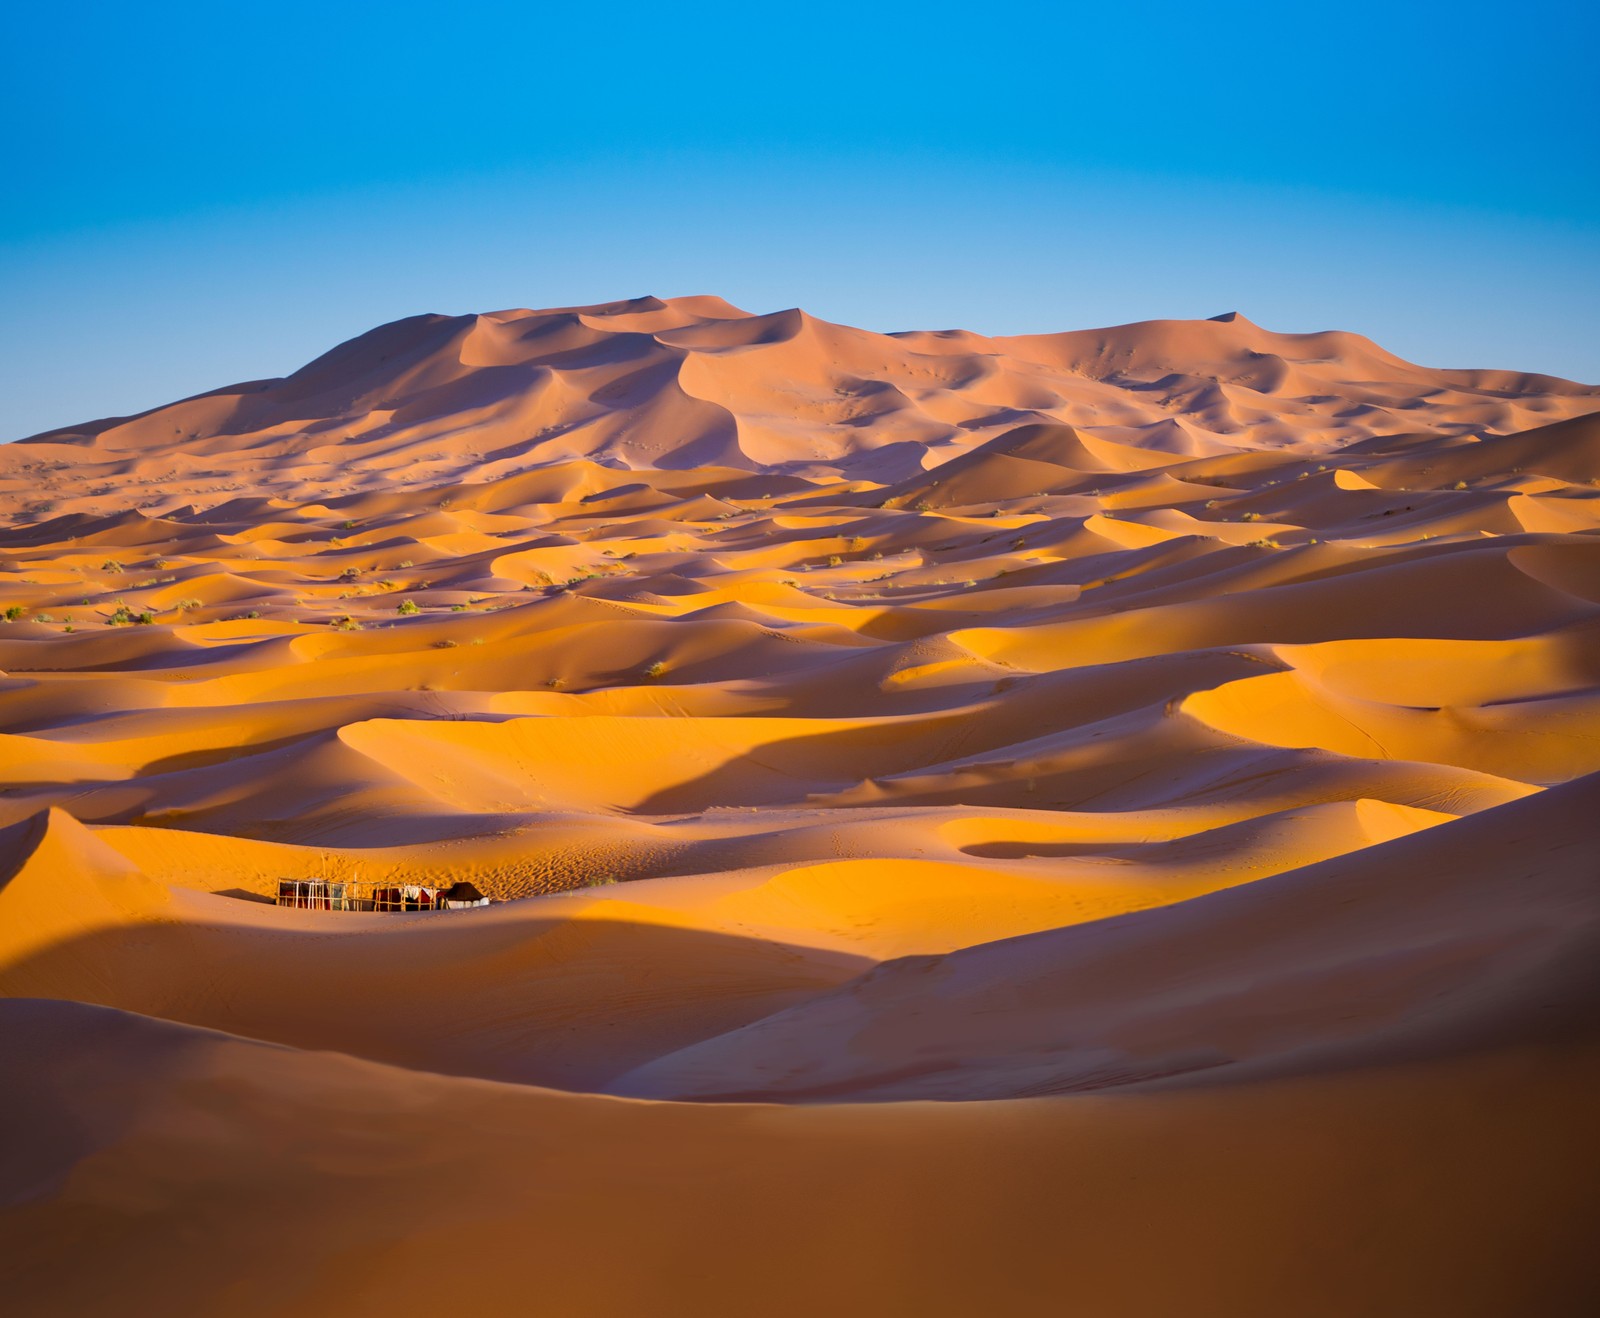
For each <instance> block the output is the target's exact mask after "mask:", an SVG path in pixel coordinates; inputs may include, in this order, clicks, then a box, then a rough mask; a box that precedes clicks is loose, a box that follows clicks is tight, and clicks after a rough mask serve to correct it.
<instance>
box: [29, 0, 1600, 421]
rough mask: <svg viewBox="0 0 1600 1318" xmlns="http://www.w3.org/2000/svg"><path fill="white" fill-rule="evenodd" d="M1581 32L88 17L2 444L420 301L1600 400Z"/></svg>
mask: <svg viewBox="0 0 1600 1318" xmlns="http://www.w3.org/2000/svg"><path fill="white" fill-rule="evenodd" d="M1597 14H1600V7H1597V6H1596V5H1594V4H1593V3H1586V4H1581V5H1580V4H1576V3H1565V4H1556V3H1545V2H1543V0H1531V2H1529V3H1522V4H1518V5H1492V4H1471V3H1465V4H1454V5H1451V6H1439V5H1437V4H1417V3H1410V2H1409V0H1395V2H1391V3H1385V4H1368V3H1359V4H1344V5H1333V6H1326V7H1321V6H1312V5H1283V4H1273V5H1251V4H1234V5H1229V6H1206V5H1197V4H1193V3H1189V4H1182V5H1178V4H1167V3H1164V2H1163V0H1143V2H1141V3H1135V4H1125V5H1118V4H1114V3H1110V0H1101V2H1100V3H1096V4H1093V5H1077V4H1070V3H1061V4H1052V5H1035V4H993V3H989V4H984V3H977V2H976V0H970V2H969V3H965V4H947V3H938V2H932V3H926V2H925V3H920V4H899V3H893V4H881V3H880V4H874V3H870V0H858V2H857V3H854V4H839V3H833V2H832V0H823V2H819V3H809V4H806V5H795V6H780V5H774V6H758V5H749V4H738V5H735V4H721V3H697V4H692V5H682V6H669V5H665V4H653V5H638V4H603V3H601V4H596V3H588V4H583V5H579V4H569V5H545V4H540V3H526V2H525V3H520V4H502V3H497V2H489V3H477V4H474V5H471V6H465V7H454V8H448V9H447V7H446V6H443V5H439V4H428V5H424V4H412V3H406V2H405V0H399V2H396V3H386V4H366V3H353V4H338V3H321V4H306V3H298V2H291V3H275V4H257V3H235V4H231V5H227V6H222V5H216V4H205V5H201V4H177V3H159V2H157V3H146V4H137V5H136V4H131V3H128V4H97V3H84V4H75V5H70V6H49V7H47V6H43V5H35V6H29V7H27V9H26V10H22V9H20V8H14V9H13V11H12V13H11V15H10V17H8V18H7V19H6V20H4V28H3V29H0V113H3V116H4V119H3V127H4V130H5V131H4V142H5V145H4V148H3V151H4V155H3V157H0V159H3V164H4V169H3V171H0V187H3V188H4V195H3V197H0V201H3V205H0V438H17V437H19V436H22V435H26V434H30V433H33V432H35V431H38V430H42V429H45V428H47V427H51V426H56V425H64V424H67V423H70V422H75V421H80V420H85V419H88V418H92V417H97V416H104V415H111V414H120V413H127V412H133V411H137V410H140V409H143V408H146V407H150V406H153V405H155V404H158V403H161V402H166V401H169V400H171V399H173V398H177V397H179V396H182V395H185V394H190V393H195V392H198V391H200V390H203V389H207V388H211V387H214V386H217V385H221V384H224V383H228V382H231V381H236V380H243V379H251V378H259V377H262V376H268V375H278V374H283V373H285V372H287V371H290V370H292V369H294V368H295V367H296V366H298V365H300V364H301V363H302V362H304V361H306V360H308V359H309V358H311V357H313V356H315V355H316V354H318V353H320V352H322V351H323V350H325V349H326V348H328V347H330V346H331V345H332V344H334V343H335V342H337V341H339V340H341V339H344V338H347V337H349V336H351V335H353V334H356V333H359V332H360V331H362V330H364V329H367V328H369V327H371V326H372V325H374V324H377V323H379V322H381V321H385V320H391V319H394V318H396V317H399V316H404V315H411V314H414V313H416V312H420V311H445V312H463V311H471V310H490V309H494V308H497V307H506V306H534V307H538V306H552V305H561V304H569V303H576V302H598V301H606V300H610V299H614V298H621V297H630V296H635V295H638V294H641V293H656V294H659V295H662V296H670V295H673V294H679V293H700V292H714V293H719V294H721V295H722V296H724V297H727V298H729V299H730V300H731V301H734V302H736V303H738V304H740V305H742V306H746V307H748V308H750V309H752V310H757V311H770V310H777V309H779V308H781V307H788V306H795V305H799V306H804V307H805V308H806V309H807V310H810V311H812V312H814V313H815V314H817V315H820V316H824V317H827V318H828V319H832V320H842V321H846V322H849V323H851V324H857V325H862V326H865V327H868V328H872V329H884V330H889V329H905V328H928V329H938V328H947V327H950V326H958V325H959V326H962V327H965V328H969V329H975V330H979V331H984V332H989V333H1024V332H1034V331H1040V330H1052V329H1073V328H1081V327H1084V326H1090V325H1102V324H1113V323H1118V322H1122V321H1129V320H1140V319H1146V318H1150V317H1156V316H1180V317H1195V316H1209V315H1215V314H1217V313H1219V312H1223V311H1227V310H1232V309H1238V310H1240V311H1243V312H1244V313H1245V314H1246V315H1248V316H1249V317H1251V318H1252V319H1253V320H1256V321H1258V322H1261V323H1262V324H1265V325H1267V326H1269V327H1271V328H1274V329H1282V330H1314V329H1325V328H1341V329H1352V330H1357V331H1359V332H1361V333H1365V334H1368V335H1370V336H1372V337H1373V338H1375V339H1377V340H1378V341H1380V342H1381V343H1383V344H1385V345H1386V346H1387V347H1390V348H1392V349H1393V350H1395V351H1397V352H1399V353H1401V354H1402V355H1405V356H1408V357H1411V358H1413V359H1415V360H1418V361H1423V362H1426V363H1428V364H1430V365H1439V366H1505V367H1514V368H1520V369H1526V370H1543V371H1548V372H1551V373H1554V374H1560V375H1567V376H1570V377H1573V378H1576V379H1580V380H1585V381H1590V382H1593V381H1596V380H1600V83H1597V78H1596V74H1595V67H1594V60H1595V56H1596V51H1597V49H1600V17H1597Z"/></svg>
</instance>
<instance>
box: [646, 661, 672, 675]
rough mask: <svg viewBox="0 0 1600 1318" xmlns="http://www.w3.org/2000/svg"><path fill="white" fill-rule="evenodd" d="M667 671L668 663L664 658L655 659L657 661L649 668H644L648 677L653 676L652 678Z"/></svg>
mask: <svg viewBox="0 0 1600 1318" xmlns="http://www.w3.org/2000/svg"><path fill="white" fill-rule="evenodd" d="M666 671H667V665H666V663H665V662H664V661H663V660H660V659H657V660H656V661H655V663H653V664H651V665H650V666H649V667H648V668H646V669H645V670H644V675H645V676H646V677H651V678H655V677H661V676H662V675H663V674H665V673H666Z"/></svg>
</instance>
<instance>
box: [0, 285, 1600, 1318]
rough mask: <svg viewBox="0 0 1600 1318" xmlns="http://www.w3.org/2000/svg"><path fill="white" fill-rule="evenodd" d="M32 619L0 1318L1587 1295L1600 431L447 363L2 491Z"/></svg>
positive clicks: (1297, 372)
mask: <svg viewBox="0 0 1600 1318" xmlns="http://www.w3.org/2000/svg"><path fill="white" fill-rule="evenodd" d="M0 610H5V611H6V617H7V618H8V621H7V622H6V623H4V624H0V672H3V676H0V994H4V995H5V997H7V998H8V999H13V1001H9V1002H3V1003H0V1056H3V1057H4V1059H5V1075H6V1079H5V1082H4V1084H0V1131H3V1132H4V1133H3V1134H0V1148H3V1149H4V1151H5V1156H4V1158H0V1214H3V1215H4V1219H5V1222H6V1225H7V1227H8V1228H9V1229H8V1230H7V1231H6V1233H5V1238H6V1241H7V1243H6V1244H5V1245H4V1246H0V1293H4V1294H6V1295H8V1296H13V1297H17V1298H18V1299H19V1300H20V1304H21V1309H20V1311H21V1312H27V1313H39V1314H98V1313H107V1314H110V1313H125V1312H129V1311H136V1312H146V1311H148V1312H163V1313H167V1312H170V1313H178V1314H188V1313H194V1314H202V1313H204V1314H209V1313H219V1312H228V1313H238V1314H255V1313H259V1314H328V1315H345V1314H361V1313H384V1314H390V1315H407V1314H412V1313H416V1314H424V1313H427V1314H437V1313H439V1312H441V1311H447V1312H463V1313H495V1314H498V1313H528V1312H548V1313H552V1314H557V1313H559V1314H596V1315H602V1314H603V1315H611V1314H630V1315H635V1314H680V1313H681V1314H696V1315H701V1314H730V1315H747V1314H761V1313H772V1314H797V1315H799V1314H816V1313H823V1312H832V1313H852V1314H853V1313H880V1314H913V1313H915V1314H929V1313H947V1314H976V1313H1007V1314H1011V1313H1016V1314H1022V1313H1046V1312H1048V1313H1061V1312H1071V1313H1082V1314H1085V1315H1090V1316H1092V1318H1102V1316H1103V1318H1165V1316H1166V1315H1173V1314H1204V1315H1210V1314H1229V1315H1262V1316H1263V1318H1267V1316H1269V1315H1271V1316H1277V1315H1283V1314H1289V1313H1293V1314H1304V1315H1322V1314H1326V1315H1330V1316H1331V1315H1341V1316H1343V1315H1349V1314H1352V1313H1361V1314H1364V1315H1396V1318H1399V1316H1400V1315H1406V1316H1408V1318H1409V1316H1411V1315H1426V1314H1441V1315H1446V1314H1448V1315H1478V1314H1481V1315H1509V1314H1519V1315H1520V1314H1540V1315H1545V1314H1551V1315H1561V1314H1567V1313H1573V1314H1577V1313H1583V1312H1587V1311H1588V1310H1589V1307H1590V1306H1591V1305H1594V1304H1600V1272H1597V1271H1596V1269H1595V1267H1594V1265H1593V1262H1592V1246H1591V1243H1590V1241H1589V1239H1588V1236H1589V1234H1590V1231H1591V1227H1592V1221H1593V1220H1594V1215H1595V1213H1596V1212H1597V1210H1600V1203H1597V1202H1596V1197H1595V1194H1596V1192H1595V1190H1594V1188H1593V1187H1594V1186H1595V1185H1596V1184H1597V1183H1600V1181H1597V1174H1600V1142H1597V1141H1596V1140H1595V1138H1594V1135H1593V1132H1592V1126H1593V1112H1594V1111H1595V1105H1596V1103H1597V1101H1600V1049H1597V1047H1596V1044H1597V1042H1600V1036H1597V1028H1596V1027H1597V1026H1600V981H1597V977H1596V972H1595V969H1594V968H1595V966H1596V964H1600V962H1597V960H1596V958H1597V957H1600V825H1597V823H1596V821H1597V819H1600V388H1594V387H1589V386H1583V385H1578V384H1573V383H1570V382H1567V381H1563V380H1557V379H1553V378H1550V377H1546V376H1536V375H1522V374H1516V373H1512V372H1505V371H1446V370H1433V369H1428V368H1424V367H1420V366H1416V365H1413V364H1411V363H1408V362H1404V361H1401V360H1400V359H1398V358H1396V357H1394V356H1393V355H1391V354H1389V353H1387V352H1385V351H1384V350H1382V349H1381V348H1379V347H1377V346H1376V345H1374V344H1372V343H1370V342H1368V341H1366V340H1364V339H1361V338H1359V337H1357V336H1355V335H1350V334H1343V333H1322V334H1278V333H1273V332H1270V331H1267V330H1264V329H1261V328H1260V327H1258V326H1255V325H1253V324H1251V323H1250V322H1249V321H1248V320H1245V319H1243V318H1242V317H1238V316H1225V317H1220V318H1218V319H1217V320H1215V321H1202V322H1177V321H1171V322H1150V323H1145V324H1139V325H1129V326H1122V327H1117V328H1113V329H1107V330H1095V331H1082V332H1075V333H1068V334H1059V335H1044V336H1028V337H1021V338H998V339H986V338H983V337H980V336H978V335H974V334H969V333H964V332H958V331H947V332H937V333H933V332H929V333H923V332H916V333H906V334H898V335H881V334H874V333H868V332H866V331H862V330H856V329H851V328H849V327H846V326H841V325H832V324H828V323H826V322H822V321H819V320H817V319H815V318H813V317H811V316H809V315H806V314H805V313H803V312H800V311H785V312H779V313H776V314H772V315H763V316H757V315H749V314H747V313H745V312H743V311H740V310H738V309H736V308H734V307H731V306H729V305H728V304H727V303H725V302H722V301H721V300H719V299H716V298H681V299H674V300H672V301H668V302H661V301H658V300H656V299H653V298H645V299H638V300H635V301H632V302H627V303H617V304H610V305H606V306H596V307H581V308H565V309H559V310H554V311H546V312H529V311H507V312H497V313H493V314H490V315H483V316H467V317H457V318H451V317H443V316H422V317H415V318H412V319H410V320H406V321H400V322H396V323H395V324H392V325H386V326H383V327H381V328H379V329H376V330H373V331H372V332H371V333H369V334H366V335H363V336H361V337H360V338H358V339H355V340H353V341H351V342H350V343H347V344H343V345H341V346H339V347H337V348H335V349H334V350H333V351H331V352H329V353H328V354H326V355H325V356H323V357H321V358H319V359H318V360H317V361H315V362H312V363H311V364H310V365H308V366H306V367H304V368H303V369H302V370H300V371H298V372H296V373H295V374H294V375H292V376H290V377H288V378H286V379H282V380H269V381H256V382H252V383H249V384H244V385H237V386H230V387H227V388H223V389H219V390H215V391H213V392H211V393H209V394H205V395H202V396H200V397H197V398H193V399H188V400H185V401H183V402H179V403H176V404H173V405H171V406H169V407H165V408H160V409H157V410H155V411H152V412H149V413H145V414H143V415H141V416H137V417H125V418H114V419H110V420H104V421H97V422H93V423H89V424H86V425H82V426H75V427H69V428H66V429H63V430H59V431H54V432H51V433H49V434H46V435H40V436H35V437H34V438H32V439H30V440H26V441H23V442H20V443H15V444H11V445H6V446H3V447H0ZM286 877H299V878H311V877H330V878H345V879H357V880H365V881H388V882H405V883H430V884H431V883H448V882H453V881H456V880H459V879H467V880H470V881H471V882H472V883H474V884H476V885H477V886H478V887H479V888H481V889H482V890H483V891H484V892H486V893H488V894H490V895H491V896H493V897H495V898H497V899H500V901H501V904H499V905H496V906H494V907H491V908H490V909H488V910H473V911H462V912H452V913H448V914H441V915H381V914H353V913H331V912H318V911H303V910H289V909H280V908H278V907H276V906H273V905H271V904H269V903H268V902H266V901H264V900H263V898H265V897H267V896H268V895H270V894H272V893H273V892H275V891H276V885H277V882H278V880H279V879H280V878H286ZM130 1295H133V1296H137V1297H138V1301H137V1303H136V1304H134V1305H133V1308H132V1310H130V1308H129V1304H130V1301H129V1298H128V1297H129V1296H130Z"/></svg>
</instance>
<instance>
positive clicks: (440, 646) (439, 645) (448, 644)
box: [433, 640, 456, 650]
mask: <svg viewBox="0 0 1600 1318" xmlns="http://www.w3.org/2000/svg"><path fill="white" fill-rule="evenodd" d="M433 648H434V649H435V650H454V649H455V648H456V642H455V641H451V640H443V641H435V642H434V643H433Z"/></svg>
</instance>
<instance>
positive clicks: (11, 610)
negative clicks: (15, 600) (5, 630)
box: [4, 604, 22, 622]
mask: <svg viewBox="0 0 1600 1318" xmlns="http://www.w3.org/2000/svg"><path fill="white" fill-rule="evenodd" d="M21 616H22V605H20V604H11V605H8V606H7V608H6V611H5V614H4V617H5V620H6V621H7V622H15V621H16V620H17V619H18V618H20V617H21Z"/></svg>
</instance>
